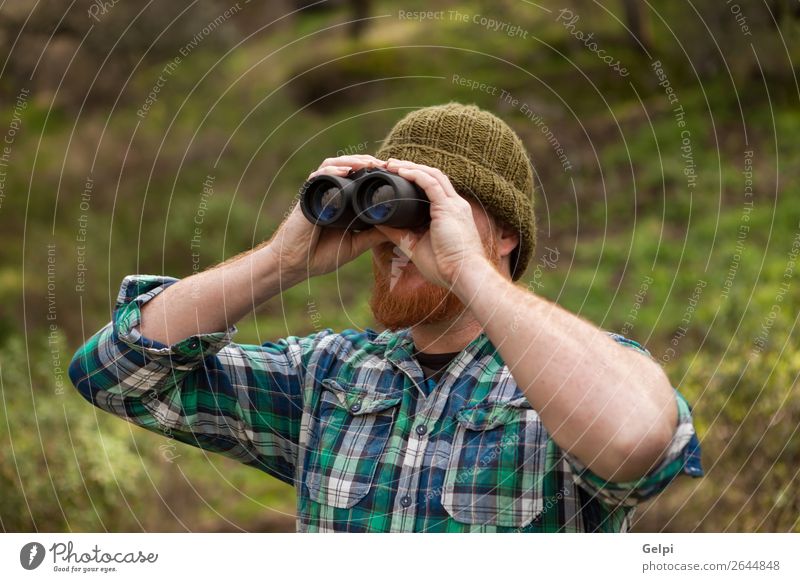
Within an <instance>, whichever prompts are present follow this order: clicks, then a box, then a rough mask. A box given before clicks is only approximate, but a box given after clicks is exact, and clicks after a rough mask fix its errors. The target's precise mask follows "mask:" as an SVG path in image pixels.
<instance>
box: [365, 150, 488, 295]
mask: <svg viewBox="0 0 800 582" xmlns="http://www.w3.org/2000/svg"><path fill="white" fill-rule="evenodd" d="M387 162H388V163H387V164H386V166H385V169H386V170H389V171H390V172H394V173H396V174H397V175H399V176H400V177H402V178H405V179H406V180H408V181H410V182H413V183H415V184H417V185H418V186H419V187H420V188H422V189H423V190H424V191H425V194H426V195H427V196H428V199H429V200H430V203H431V206H430V213H431V223H430V226H429V228H428V229H427V230H426V231H425V232H424V233H417V232H414V231H412V230H409V229H402V228H392V227H388V226H381V225H375V228H377V229H378V230H380V231H381V232H382V233H384V234H385V235H386V237H387V238H388V239H389V240H391V241H392V242H393V243H394V244H395V245H397V246H398V247H400V249H402V250H403V251H404V252H405V253H406V254H407V255H409V258H410V259H411V261H412V262H413V263H414V265H416V267H417V269H418V270H419V272H420V273H421V274H422V276H423V277H425V279H427V280H428V281H430V282H432V283H434V284H436V285H440V286H442V287H446V288H451V287H452V286H453V284H454V283H455V281H456V280H457V279H458V276H459V273H460V272H461V271H463V270H464V269H467V268H468V266H469V264H471V263H472V262H473V261H475V260H476V259H487V260H488V258H487V257H486V252H485V251H484V247H483V243H482V241H481V236H480V232H479V231H478V227H477V225H476V223H475V218H474V216H473V213H472V206H471V205H470V203H469V202H468V201H467V200H466V199H465V198H464V197H462V196H461V195H459V194H458V192H456V191H455V188H453V185H452V184H451V183H450V180H449V179H448V177H447V176H446V175H445V174H444V172H442V171H441V170H439V169H438V168H432V167H430V166H425V165H422V164H415V163H414V162H409V161H405V160H396V159H394V158H389V159H388V161H387Z"/></svg>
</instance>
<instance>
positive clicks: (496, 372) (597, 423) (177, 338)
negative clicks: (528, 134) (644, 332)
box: [70, 102, 703, 532]
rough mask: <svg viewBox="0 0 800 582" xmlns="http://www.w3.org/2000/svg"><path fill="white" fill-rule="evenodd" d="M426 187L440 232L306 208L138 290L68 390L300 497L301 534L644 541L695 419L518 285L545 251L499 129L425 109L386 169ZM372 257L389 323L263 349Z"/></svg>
mask: <svg viewBox="0 0 800 582" xmlns="http://www.w3.org/2000/svg"><path fill="white" fill-rule="evenodd" d="M361 168H382V169H384V170H387V171H389V172H395V173H397V174H398V175H399V176H401V177H403V178H406V179H407V180H409V181H411V182H414V183H415V184H417V185H418V186H419V187H420V188H421V189H422V190H424V192H425V194H426V195H427V197H428V199H429V201H430V217H431V221H430V224H429V225H428V226H426V227H422V228H417V229H395V228H388V227H383V226H375V227H374V228H370V229H367V230H363V231H360V232H350V231H346V230H341V229H334V228H322V227H320V226H318V225H314V224H312V223H311V222H309V221H308V220H307V219H306V218H305V217H304V216H303V214H302V212H301V211H300V207H299V205H296V206H295V207H294V209H293V210H292V212H291V213H290V214H289V215H288V217H287V218H286V220H285V221H284V222H283V223H282V224H281V225H280V227H279V228H278V230H277V231H276V232H275V234H274V235H273V236H272V237H271V238H270V240H268V241H266V242H265V243H263V244H261V245H260V246H258V247H257V248H255V249H253V250H251V251H248V252H246V253H243V254H241V255H239V256H237V257H234V258H233V259H230V260H228V261H226V262H224V263H222V264H221V265H218V266H215V267H213V268H211V269H209V270H206V271H204V272H201V273H198V274H195V275H193V276H191V277H188V278H186V279H182V280H177V279H174V278H170V277H156V276H142V275H135V276H129V277H126V278H125V280H124V281H123V283H122V288H121V290H120V292H119V296H118V299H117V303H116V307H115V309H114V313H113V317H112V320H111V322H110V323H108V324H107V325H106V326H105V327H103V328H102V329H101V330H99V331H98V332H97V333H96V334H95V335H94V336H93V337H91V338H90V339H89V340H88V341H87V342H86V343H85V344H84V345H83V346H82V347H81V348H80V349H79V350H78V351H77V353H76V354H75V356H74V358H73V360H72V363H71V366H70V377H71V379H72V381H73V383H74V384H75V386H76V387H77V389H78V390H79V391H80V393H81V394H82V395H83V397H84V398H86V399H87V400H89V401H90V402H91V403H93V404H94V405H96V406H98V407H100V408H101V409H103V410H106V411H108V412H110V413H112V414H115V415H118V416H120V417H122V418H124V419H125V420H127V421H129V422H132V423H135V424H137V425H139V426H142V427H144V428H146V429H148V430H150V431H154V432H157V433H160V434H165V435H167V436H169V437H171V438H174V439H177V440H179V441H182V442H185V443H188V444H191V445H193V446H196V447H200V448H203V449H205V450H208V451H214V452H218V453H221V454H223V455H227V456H229V457H232V458H234V459H237V460H239V461H241V462H242V463H245V464H247V465H250V466H252V467H255V468H257V469H260V470H262V471H264V472H265V473H267V474H269V475H272V476H274V477H276V478H278V479H280V480H282V481H285V482H287V483H290V484H292V485H293V486H294V487H295V489H296V492H297V518H296V524H297V529H298V531H350V532H584V531H604V532H610V531H615V532H618V531H626V530H627V529H628V527H629V525H630V520H631V516H632V514H633V511H634V510H635V508H636V506H637V504H639V503H640V502H642V501H643V500H645V499H648V498H650V497H653V496H654V495H656V494H658V493H659V492H661V491H662V490H663V489H664V488H665V487H666V486H667V485H668V484H669V483H670V481H671V480H672V479H674V478H675V477H676V476H678V475H679V474H682V473H684V474H688V475H691V476H700V475H702V474H703V469H702V466H701V463H700V447H699V443H698V439H697V437H696V435H695V431H694V428H693V423H692V416H691V408H690V406H689V404H688V403H687V401H686V400H685V399H684V397H683V396H682V395H681V394H680V393H679V392H678V391H677V390H676V389H674V388H673V387H672V386H671V384H670V382H669V380H668V379H667V377H666V375H665V373H664V372H663V370H662V368H661V367H660V365H659V364H658V363H657V362H656V361H655V359H654V358H652V356H651V355H650V353H649V352H648V351H647V350H646V349H645V348H644V347H642V346H641V345H640V344H638V343H637V342H635V341H632V340H629V339H627V338H625V337H623V336H621V335H619V334H615V333H611V332H607V331H604V330H601V329H599V328H597V327H595V326H594V325H592V324H591V323H589V322H587V321H586V320H584V319H582V318H580V317H578V316H576V315H574V314H572V313H569V312H568V311H566V310H564V309H562V308H561V307H559V306H558V305H556V304H554V303H552V302H550V301H548V300H546V299H544V298H542V297H538V296H536V295H534V294H532V293H531V292H530V291H529V290H528V289H526V288H525V287H523V286H521V285H520V284H519V283H517V281H518V280H519V279H520V278H521V277H522V275H523V274H524V271H525V268H526V267H527V265H528V264H529V262H530V260H531V257H532V256H533V254H534V246H535V234H536V229H535V221H534V208H533V190H534V188H533V170H532V167H531V164H530V161H529V158H528V154H527V152H526V149H525V147H524V145H523V143H522V141H521V140H520V138H519V136H517V135H516V134H515V133H514V131H513V130H512V129H511V128H510V127H509V126H508V125H507V124H506V123H505V122H504V121H502V120H501V119H499V118H498V117H496V116H495V115H493V114H492V113H490V112H487V111H484V110H482V109H480V108H478V107H477V106H475V105H463V104H460V103H455V102H451V103H447V104H444V105H438V106H432V107H425V108H421V109H417V110H415V111H412V112H410V113H408V114H407V115H406V116H405V117H403V118H402V119H401V120H399V121H398V122H397V124H396V125H395V126H394V128H392V130H391V131H390V132H389V134H388V136H387V137H386V139H385V140H384V141H383V144H382V146H381V147H380V149H379V150H378V151H377V152H376V155H375V156H374V157H373V156H371V155H346V156H341V157H337V158H329V159H326V160H325V161H324V162H323V163H322V164H321V166H320V167H319V168H318V169H317V170H316V171H315V172H312V173H311V175H310V176H309V178H311V177H313V176H315V175H318V174H330V175H336V176H346V175H348V174H349V173H350V172H351V171H356V170H359V169H361ZM368 250H371V252H372V262H373V272H374V278H375V281H374V283H375V284H374V288H373V294H372V297H371V299H370V307H371V309H372V312H373V315H374V317H375V320H376V322H377V323H378V324H380V326H382V327H383V328H384V329H383V330H382V331H380V332H378V331H376V330H373V329H372V328H369V327H367V328H365V329H364V330H358V329H345V330H343V331H340V332H335V331H334V330H333V329H332V328H326V329H323V330H322V331H317V332H315V333H312V334H310V335H304V336H295V335H290V336H289V337H286V338H282V339H278V340H277V341H275V342H267V343H265V344H263V345H245V344H237V343H234V342H233V341H232V337H233V335H234V333H235V332H236V327H235V323H236V322H237V321H239V320H240V319H241V318H243V317H245V316H246V315H248V314H249V313H250V312H251V311H252V310H253V309H254V308H255V307H256V306H258V305H260V304H261V303H263V302H264V301H266V300H268V299H270V298H272V297H275V296H276V295H278V294H279V293H281V292H282V291H284V290H285V289H288V288H290V287H292V286H294V285H297V284H299V283H300V282H302V281H304V280H306V279H308V278H309V277H313V276H316V275H321V274H324V273H328V272H331V271H334V270H336V269H337V268H338V267H340V266H341V265H343V264H345V263H347V262H348V261H351V260H352V259H354V258H356V257H357V256H359V255H361V254H362V253H364V252H366V251H368Z"/></svg>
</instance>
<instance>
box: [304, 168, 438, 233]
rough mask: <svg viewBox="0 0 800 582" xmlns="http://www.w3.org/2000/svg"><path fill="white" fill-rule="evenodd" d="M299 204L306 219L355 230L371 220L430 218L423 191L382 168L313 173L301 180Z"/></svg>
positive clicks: (414, 223) (412, 222)
mask: <svg viewBox="0 0 800 582" xmlns="http://www.w3.org/2000/svg"><path fill="white" fill-rule="evenodd" d="M300 208H301V209H302V211H303V214H304V215H305V217H306V218H307V219H308V220H309V222H312V223H314V224H318V225H320V226H329V227H333V228H345V229H348V230H356V231H357V230H366V229H368V228H372V225H374V224H381V225H385V226H391V227H394V228H416V227H419V226H424V225H426V224H428V223H429V222H430V221H431V216H430V201H429V200H428V197H427V195H426V194H425V191H424V190H422V188H420V187H419V186H417V185H416V184H414V183H413V182H411V181H409V180H406V179H405V178H403V177H401V176H398V175H397V174H395V173H393V172H390V171H388V170H384V169H382V168H362V169H360V170H356V171H354V172H353V171H351V172H350V173H349V174H347V176H346V177H340V176H330V175H327V174H321V175H319V176H314V177H313V178H311V179H310V180H308V181H307V182H306V183H305V184H303V188H302V190H301V193H300Z"/></svg>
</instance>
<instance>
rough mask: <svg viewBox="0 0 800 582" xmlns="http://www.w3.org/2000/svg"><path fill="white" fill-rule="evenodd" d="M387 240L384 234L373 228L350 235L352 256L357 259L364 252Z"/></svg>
mask: <svg viewBox="0 0 800 582" xmlns="http://www.w3.org/2000/svg"><path fill="white" fill-rule="evenodd" d="M387 240H389V239H388V238H387V237H386V235H385V234H384V233H382V232H381V231H380V230H378V229H375V228H369V229H367V230H365V231H362V232H357V233H354V234H353V235H352V238H351V239H350V245H351V249H352V256H353V257H357V256H359V255H360V254H361V253H363V252H364V251H366V250H368V249H371V248H372V247H374V246H376V245H379V244H381V243H384V242H386V241H387Z"/></svg>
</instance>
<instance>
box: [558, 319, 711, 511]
mask: <svg viewBox="0 0 800 582" xmlns="http://www.w3.org/2000/svg"><path fill="white" fill-rule="evenodd" d="M609 335H610V336H611V337H612V338H613V339H615V340H616V341H617V342H619V343H620V344H622V345H625V346H627V347H630V348H632V349H635V350H637V351H640V352H642V353H644V354H646V355H647V356H649V357H651V358H652V357H653V356H652V354H650V352H649V351H647V349H645V348H644V347H643V346H642V345H641V344H639V343H637V342H635V341H633V340H631V339H628V338H625V337H623V336H621V335H619V334H614V333H610V334H609ZM653 359H655V358H653ZM673 391H674V394H675V401H676V404H677V408H678V421H677V425H676V427H675V432H674V433H673V435H672V440H671V442H670V444H669V447H667V449H666V451H665V453H664V454H663V456H662V458H661V461H660V462H659V463H658V465H656V466H655V467H654V468H653V469H651V470H650V471H649V472H648V473H647V474H646V475H644V476H642V477H640V478H639V479H634V480H631V481H625V482H618V481H608V480H606V479H603V478H602V477H599V476H598V475H596V474H595V473H593V472H592V471H591V470H590V469H588V468H587V467H586V466H585V465H584V464H583V463H582V462H581V461H579V460H578V459H577V458H576V457H575V456H574V455H572V454H571V453H569V452H568V451H563V453H564V458H565V459H566V461H567V462H568V464H569V465H570V467H571V468H572V471H573V475H574V479H575V483H576V484H577V485H578V486H580V487H583V488H584V489H585V490H587V491H588V492H589V493H591V494H592V495H594V496H596V497H597V498H598V499H600V500H601V501H603V502H604V503H606V504H608V505H610V506H620V505H622V506H635V505H637V504H638V503H640V502H642V501H644V500H646V499H649V498H651V497H653V496H655V495H657V494H658V493H660V492H661V491H663V490H664V489H665V488H666V487H667V485H669V483H670V482H671V481H672V480H673V479H674V478H675V477H677V476H678V475H680V474H686V475H689V476H691V477H702V476H703V475H704V472H703V467H702V464H701V461H700V453H701V451H700V442H699V440H698V438H697V434H696V431H695V429H694V424H693V420H692V408H691V406H690V405H689V402H688V401H687V400H686V398H684V396H683V395H682V394H681V393H680V392H679V391H678V390H676V389H675V388H673Z"/></svg>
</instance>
